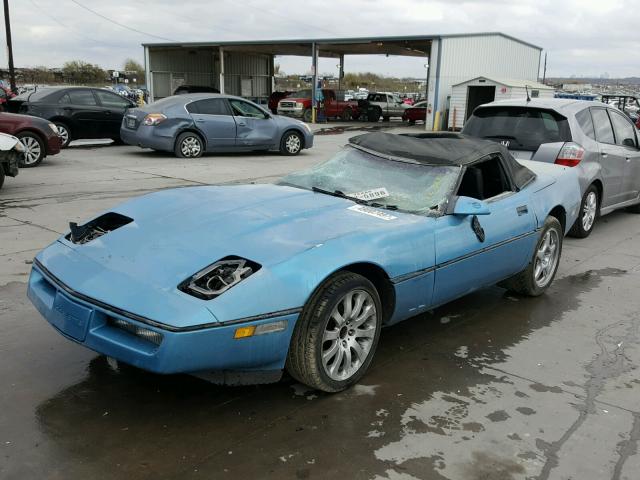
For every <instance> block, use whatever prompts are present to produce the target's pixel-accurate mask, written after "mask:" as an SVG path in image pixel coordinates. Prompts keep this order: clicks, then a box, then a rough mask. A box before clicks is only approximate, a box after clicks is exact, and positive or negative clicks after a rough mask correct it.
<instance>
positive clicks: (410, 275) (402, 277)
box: [391, 228, 541, 284]
mask: <svg viewBox="0 0 640 480" xmlns="http://www.w3.org/2000/svg"><path fill="white" fill-rule="evenodd" d="M540 230H541V229H540V228H536V229H535V230H533V231H531V232H527V233H521V234H520V235H518V236H515V237H512V238H508V239H506V240H502V241H501V242H498V243H494V244H493V245H489V246H488V247H484V248H481V249H479V250H476V251H474V252H471V253H467V254H465V255H461V256H459V257H456V258H452V259H451V260H447V261H446V262H442V263H439V264H438V265H435V266H433V267H429V268H423V269H421V270H416V271H415V272H410V273H405V274H404V275H399V276H397V277H393V278H392V279H391V283H394V284H396V283H400V282H406V281H407V280H411V279H412V278H415V277H419V276H420V275H425V274H427V273H430V272H433V271H435V270H438V269H439V268H444V267H448V266H449V265H453V264H454V263H457V262H461V261H462V260H466V259H468V258H471V257H474V256H476V255H480V254H481V253H485V252H488V251H490V250H495V249H496V248H499V247H502V246H503V245H507V244H509V243H511V242H515V241H517V240H521V239H523V238H526V237H529V236H531V235H535V234H536V233H538V232H539V231H540Z"/></svg>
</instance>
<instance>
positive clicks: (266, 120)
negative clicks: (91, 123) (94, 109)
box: [120, 93, 313, 158]
mask: <svg viewBox="0 0 640 480" xmlns="http://www.w3.org/2000/svg"><path fill="white" fill-rule="evenodd" d="M120 137H121V138H122V140H123V141H124V142H126V143H128V144H130V145H138V146H140V147H143V148H152V149H154V150H163V151H169V152H174V153H175V154H176V156H178V157H189V158H195V157H200V156H201V155H202V154H203V153H204V152H231V151H251V150H278V151H280V152H281V153H282V154H284V155H297V154H298V153H300V151H301V150H302V149H304V148H311V147H312V146H313V133H311V129H310V128H309V126H308V125H307V124H305V123H303V122H301V121H299V120H295V119H292V118H288V117H281V116H279V115H273V114H271V113H269V112H267V111H266V110H264V109H262V108H261V107H259V106H258V105H256V104H255V103H252V102H249V101H247V100H245V99H243V98H239V97H234V96H231V95H221V94H213V93H193V94H187V95H179V96H173V97H167V98H163V99H162V100H158V101H157V102H154V103H151V104H150V105H146V106H145V107H141V108H132V109H129V110H128V111H127V112H126V114H125V116H124V118H123V119H122V125H121V127H120Z"/></svg>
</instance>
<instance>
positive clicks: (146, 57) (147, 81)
mask: <svg viewBox="0 0 640 480" xmlns="http://www.w3.org/2000/svg"><path fill="white" fill-rule="evenodd" d="M144 83H145V84H146V87H147V92H149V98H148V99H147V101H148V102H149V103H151V102H153V79H152V78H151V67H150V65H149V47H148V46H146V45H145V47H144Z"/></svg>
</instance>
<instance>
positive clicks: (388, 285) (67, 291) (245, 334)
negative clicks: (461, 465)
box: [28, 133, 581, 392]
mask: <svg viewBox="0 0 640 480" xmlns="http://www.w3.org/2000/svg"><path fill="white" fill-rule="evenodd" d="M580 200H581V198H580V188H579V186H578V179H577V177H576V173H575V171H573V170H572V169H570V168H565V167H560V166H556V165H551V164H545V163H540V162H521V163H519V162H517V161H516V160H514V159H513V157H512V156H511V155H510V154H509V152H508V151H507V150H506V149H505V148H504V147H503V146H501V145H499V144H497V143H495V142H490V141H485V140H478V139H472V138H470V137H466V136H463V135H459V134H454V133H447V134H420V135H392V134H388V133H371V134H366V135H360V136H357V137H354V138H352V139H351V140H350V142H349V144H348V145H347V146H346V147H345V148H344V149H343V150H341V151H340V152H339V153H337V154H336V155H335V156H334V157H333V158H331V159H330V160H328V161H327V162H325V163H322V164H321V165H319V166H316V167H315V168H313V169H311V170H309V171H305V172H301V173H294V174H291V175H289V176H287V177H285V178H284V179H283V180H282V181H281V182H280V183H279V184H278V185H243V186H218V187H216V186H209V187H193V188H180V189H171V190H164V191H160V192H157V193H152V194H150V195H145V196H142V197H139V198H136V199H133V200H131V201H129V202H126V203H124V204H123V205H120V206H119V207H116V208H113V209H112V210H110V211H108V212H106V213H104V214H102V215H100V216H98V217H97V218H94V219H92V220H90V221H89V222H87V223H85V224H83V225H77V224H71V225H70V232H69V233H68V234H67V235H64V236H63V237H61V238H60V239H58V240H57V241H56V242H54V243H53V244H51V245H50V246H49V247H47V248H46V249H45V250H43V251H42V252H40V253H39V254H38V255H37V257H36V258H35V260H34V263H33V269H32V272H31V277H30V280H29V293H28V295H29V298H30V299H31V301H32V302H33V303H34V305H35V306H36V307H37V309H38V310H39V311H40V312H41V313H42V315H43V316H44V317H45V318H46V319H47V320H48V321H49V323H51V324H52V325H53V326H54V327H55V328H56V329H57V330H58V331H59V332H60V333H62V334H63V335H64V336H66V337H67V338H69V339H70V340H73V341H75V342H78V343H80V344H82V345H84V346H86V347H88V348H90V349H92V350H95V351H96V352H100V353H102V354H105V355H108V356H110V357H114V358H116V359H118V360H119V361H122V362H125V363H127V364H131V365H134V366H137V367H140V368H143V369H146V370H149V371H153V372H158V373H179V372H187V373H191V374H195V375H199V376H204V377H207V378H209V379H211V380H213V381H217V382H224V383H246V382H267V381H275V380H277V379H278V378H280V376H281V374H282V372H283V370H284V369H285V368H286V369H287V371H288V372H289V373H290V374H291V375H292V376H293V377H295V378H296V379H298V380H299V381H301V382H303V383H305V384H307V385H309V386H311V387H314V388H317V389H320V390H324V391H328V392H335V391H339V390H342V389H344V388H347V387H348V386H350V385H352V384H353V383H355V382H357V381H358V380H359V379H360V378H361V377H362V375H364V373H365V372H366V370H367V368H368V367H369V365H370V364H371V361H372V358H373V356H374V352H375V350H376V345H377V343H378V338H379V336H380V330H381V328H382V327H383V326H386V325H391V324H394V323H396V322H399V321H401V320H405V319H407V318H410V317H413V316H415V315H417V314H419V313H421V312H424V311H426V310H428V309H431V308H433V307H435V306H437V305H441V304H443V303H445V302H449V301H451V300H453V299H455V298H458V297H460V296H463V295H465V294H467V293H469V292H472V291H474V290H477V289H480V288H483V287H486V286H489V285H492V284H495V283H498V282H502V283H501V285H503V286H504V287H506V288H508V289H510V290H512V291H515V292H518V293H520V294H524V295H532V296H536V295H540V294H542V293H543V292H544V291H545V290H546V289H547V288H548V286H549V285H550V284H551V282H552V281H553V278H554V276H555V273H556V270H557V268H558V263H559V259H560V254H561V250H562V240H563V237H564V234H565V232H566V231H567V229H568V228H569V227H570V226H571V225H573V223H574V221H575V219H576V217H577V214H578V206H579V204H580Z"/></svg>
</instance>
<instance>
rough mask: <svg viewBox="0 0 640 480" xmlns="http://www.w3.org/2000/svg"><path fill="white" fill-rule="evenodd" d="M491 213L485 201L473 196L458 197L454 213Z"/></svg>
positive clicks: (464, 214) (462, 214)
mask: <svg viewBox="0 0 640 480" xmlns="http://www.w3.org/2000/svg"><path fill="white" fill-rule="evenodd" d="M490 213H491V210H489V206H488V205H487V204H486V203H485V202H483V201H482V200H478V199H476V198H471V197H458V199H457V200H456V205H455V207H453V214H454V215H460V216H467V215H489V214H490Z"/></svg>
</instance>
